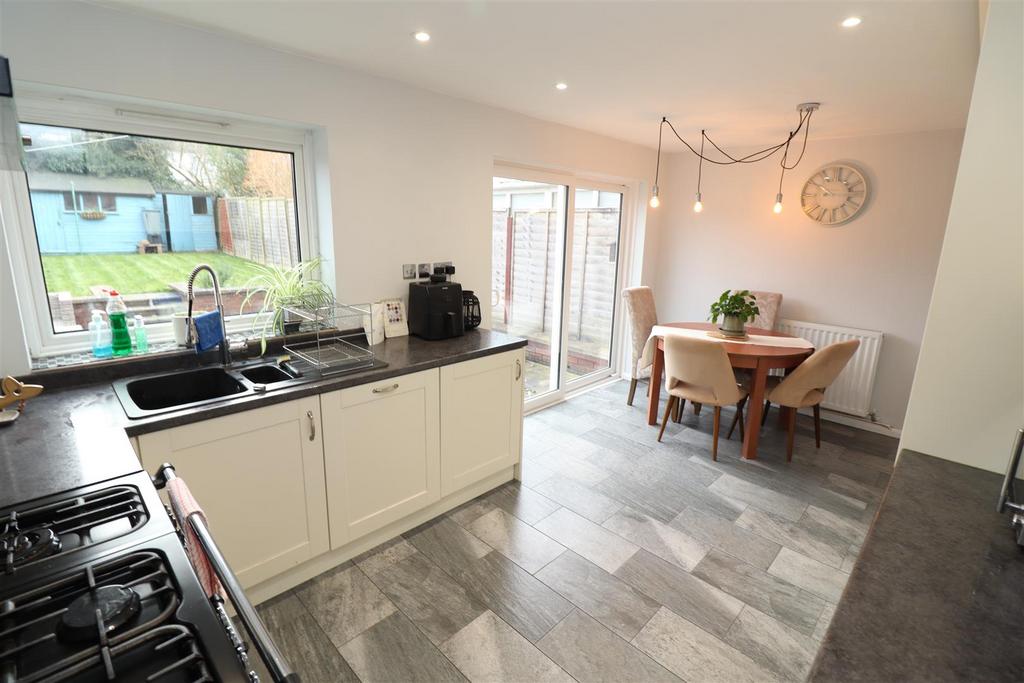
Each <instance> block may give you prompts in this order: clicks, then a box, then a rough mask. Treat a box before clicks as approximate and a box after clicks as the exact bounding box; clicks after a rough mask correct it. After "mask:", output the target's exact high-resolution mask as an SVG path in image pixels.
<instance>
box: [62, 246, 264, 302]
mask: <svg viewBox="0 0 1024 683" xmlns="http://www.w3.org/2000/svg"><path fill="white" fill-rule="evenodd" d="M200 263H208V264H209V265H210V266H212V267H213V269H214V270H215V271H217V278H218V279H219V280H220V284H221V286H222V287H241V286H243V285H244V284H245V283H246V282H248V281H249V279H250V278H251V277H252V276H253V275H255V273H256V271H255V269H254V264H253V263H252V262H251V261H246V260H245V259H241V258H238V257H236V256H229V255H228V254H221V253H218V252H181V253H173V254H72V255H50V256H43V274H44V275H45V276H46V289H47V290H48V291H51V292H71V294H72V296H88V295H89V294H91V292H90V291H89V287H90V286H94V285H105V286H109V287H113V288H114V289H116V290H117V291H118V292H120V293H121V294H145V293H148V292H163V291H167V290H170V288H171V284H184V283H185V281H186V280H187V279H188V274H189V272H191V270H192V269H193V268H194V267H195V266H196V265H197V264H200ZM196 281H197V283H198V285H199V286H203V287H208V286H210V283H209V276H208V275H206V274H205V273H203V274H201V275H200V276H199V278H197V280H196Z"/></svg>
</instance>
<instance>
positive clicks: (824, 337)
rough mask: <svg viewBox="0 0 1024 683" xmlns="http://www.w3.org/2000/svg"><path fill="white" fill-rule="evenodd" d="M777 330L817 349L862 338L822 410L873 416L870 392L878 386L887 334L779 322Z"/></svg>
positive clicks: (827, 392)
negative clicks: (879, 369) (880, 355)
mask: <svg viewBox="0 0 1024 683" xmlns="http://www.w3.org/2000/svg"><path fill="white" fill-rule="evenodd" d="M775 329H776V330H778V331H779V332H785V333H786V334H791V335H793V336H796V337H803V338H804V339H806V340H807V341H809V342H811V343H812V344H814V348H816V349H823V348H825V347H826V346H828V345H829V344H835V343H836V342H841V341H846V340H848V339H859V340H860V347H859V348H858V349H857V353H855V354H853V358H851V359H850V362H849V364H848V365H847V366H846V367H845V368H844V369H843V371H842V372H841V373H839V377H838V378H836V381H835V382H834V383H833V384H832V386H830V387H829V388H828V391H826V392H825V400H824V401H822V403H821V407H822V408H828V409H829V410H838V411H840V412H843V413H849V414H851V415H858V416H860V417H868V414H869V413H871V390H872V389H873V388H874V386H875V373H876V372H877V370H878V356H879V354H881V353H882V337H883V336H884V335H883V334H882V333H881V332H876V331H874V330H857V329H854V328H852V327H838V326H836V325H819V324H818V323H805V322H801V321H799V320H780V321H779V322H778V323H776V325H775Z"/></svg>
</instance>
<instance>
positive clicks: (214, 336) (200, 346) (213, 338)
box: [192, 311, 224, 353]
mask: <svg viewBox="0 0 1024 683" xmlns="http://www.w3.org/2000/svg"><path fill="white" fill-rule="evenodd" d="M192 321H193V323H194V324H195V326H196V353H202V352H203V351H209V350H210V349H212V348H214V347H215V346H217V345H218V344H220V343H221V342H222V341H224V328H223V327H221V324H220V312H219V311H210V312H209V313H203V314H201V315H197V316H196V317H195V318H193V319H192Z"/></svg>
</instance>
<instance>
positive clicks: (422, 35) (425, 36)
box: [412, 31, 430, 43]
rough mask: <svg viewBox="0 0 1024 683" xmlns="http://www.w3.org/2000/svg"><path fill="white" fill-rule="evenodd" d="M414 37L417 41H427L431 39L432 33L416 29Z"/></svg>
mask: <svg viewBox="0 0 1024 683" xmlns="http://www.w3.org/2000/svg"><path fill="white" fill-rule="evenodd" d="M412 37H413V38H415V39H416V41H417V42H420V43H426V42H429V41H430V34H429V33H427V32H426V31H416V33H414V34H412Z"/></svg>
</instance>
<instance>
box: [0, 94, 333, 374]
mask: <svg viewBox="0 0 1024 683" xmlns="http://www.w3.org/2000/svg"><path fill="white" fill-rule="evenodd" d="M18 118H19V121H22V122H30V123H35V124H40V125H50V126H62V127H69V128H71V127H74V128H83V129H88V130H99V131H115V132H118V133H126V134H130V135H141V136H150V137H162V138H172V139H179V140H187V141H192V142H201V143H210V144H219V145H233V146H237V147H246V148H250V149H264V150H269V151H275V152H286V153H289V154H292V155H293V160H294V162H293V167H294V169H293V170H294V172H293V182H294V192H295V211H296V227H297V230H298V242H299V254H300V258H301V259H302V260H303V261H308V260H312V259H315V258H317V257H318V256H319V254H320V250H319V239H318V234H319V232H318V228H317V226H316V224H315V222H316V220H317V216H318V212H317V208H316V195H315V187H316V179H315V176H314V172H315V168H316V167H315V159H314V150H315V148H314V142H313V131H312V130H310V129H309V128H307V127H302V126H299V125H295V124H289V123H285V122H281V123H263V122H261V121H254V120H249V119H244V118H237V117H231V116H225V115H223V114H221V113H211V112H207V111H200V110H196V109H193V108H186V107H181V108H178V107H168V106H166V105H161V106H159V107H154V106H150V105H141V104H140V103H139V102H137V101H130V100H120V99H107V98H102V97H94V96H92V95H86V94H82V93H79V92H78V91H70V92H69V91H67V90H65V89H51V88H45V89H40V90H34V89H33V88H32V87H31V86H24V87H22V88H21V89H20V90H19V98H18ZM0 175H2V176H3V178H2V179H0V205H3V204H6V205H8V206H11V207H13V211H11V212H10V213H7V212H5V215H4V219H5V220H6V221H7V225H6V229H5V233H6V236H7V239H8V244H9V248H10V256H11V266H12V270H13V274H14V282H15V287H16V291H17V293H18V304H19V308H20V313H21V318H22V327H23V330H24V333H25V341H26V343H27V344H28V349H29V355H30V356H31V357H33V358H40V357H45V356H51V355H57V354H62V353H70V352H74V351H82V350H87V349H89V348H90V347H91V342H90V339H89V333H88V330H81V331H74V332H61V333H57V332H54V330H53V322H52V317H51V312H50V306H49V301H48V298H49V297H48V293H47V290H46V282H45V279H44V277H43V268H42V259H41V254H40V252H39V245H38V239H37V236H36V228H35V222H34V220H33V216H32V204H31V198H30V194H29V186H28V178H27V175H26V174H25V173H4V174H0ZM12 224H13V225H12ZM317 275H318V274H317ZM255 317H256V316H255V314H246V315H236V316H230V317H228V318H227V319H226V320H225V323H226V326H227V329H228V332H229V333H245V334H249V333H251V331H252V327H253V322H254V319H255ZM147 330H148V333H149V339H150V341H153V342H160V341H167V340H170V339H173V337H174V333H173V329H172V325H171V323H169V322H167V323H153V324H152V325H147Z"/></svg>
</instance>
